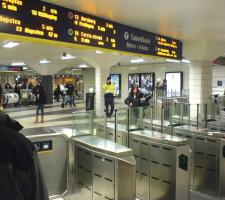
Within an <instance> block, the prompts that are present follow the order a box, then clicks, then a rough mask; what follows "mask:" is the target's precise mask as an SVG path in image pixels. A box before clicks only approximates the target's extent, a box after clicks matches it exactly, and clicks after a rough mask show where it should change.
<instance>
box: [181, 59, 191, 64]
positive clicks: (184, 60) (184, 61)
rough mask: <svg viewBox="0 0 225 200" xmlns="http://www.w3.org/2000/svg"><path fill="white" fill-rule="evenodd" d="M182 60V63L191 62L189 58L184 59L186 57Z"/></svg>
mask: <svg viewBox="0 0 225 200" xmlns="http://www.w3.org/2000/svg"><path fill="white" fill-rule="evenodd" d="M182 62H183V63H188V64H190V63H191V61H190V60H186V59H182Z"/></svg>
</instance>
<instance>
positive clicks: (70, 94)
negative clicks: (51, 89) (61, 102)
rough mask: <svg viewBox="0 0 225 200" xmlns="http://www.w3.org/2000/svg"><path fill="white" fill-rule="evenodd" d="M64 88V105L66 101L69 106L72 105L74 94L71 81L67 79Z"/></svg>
mask: <svg viewBox="0 0 225 200" xmlns="http://www.w3.org/2000/svg"><path fill="white" fill-rule="evenodd" d="M66 89H67V101H66V103H65V105H67V103H69V104H70V107H72V105H73V95H74V86H73V84H72V82H71V81H69V82H68V83H67V84H66Z"/></svg>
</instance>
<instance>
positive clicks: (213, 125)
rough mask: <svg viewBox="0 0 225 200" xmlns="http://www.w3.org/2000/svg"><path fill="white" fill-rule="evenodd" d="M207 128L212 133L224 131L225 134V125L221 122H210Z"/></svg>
mask: <svg viewBox="0 0 225 200" xmlns="http://www.w3.org/2000/svg"><path fill="white" fill-rule="evenodd" d="M207 128H208V129H209V130H210V131H223V132H225V123H224V122H221V121H212V122H208V123H207Z"/></svg>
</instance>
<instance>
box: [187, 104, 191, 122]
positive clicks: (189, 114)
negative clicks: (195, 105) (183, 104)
mask: <svg viewBox="0 0 225 200" xmlns="http://www.w3.org/2000/svg"><path fill="white" fill-rule="evenodd" d="M187 105H188V124H189V126H190V125H191V104H190V103H189V104H187Z"/></svg>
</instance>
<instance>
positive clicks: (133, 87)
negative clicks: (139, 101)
mask: <svg viewBox="0 0 225 200" xmlns="http://www.w3.org/2000/svg"><path fill="white" fill-rule="evenodd" d="M136 88H137V92H138V93H139V92H140V91H139V87H138V85H137V84H133V85H132V87H131V91H130V93H131V94H133V93H134V92H133V90H134V89H136Z"/></svg>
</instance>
